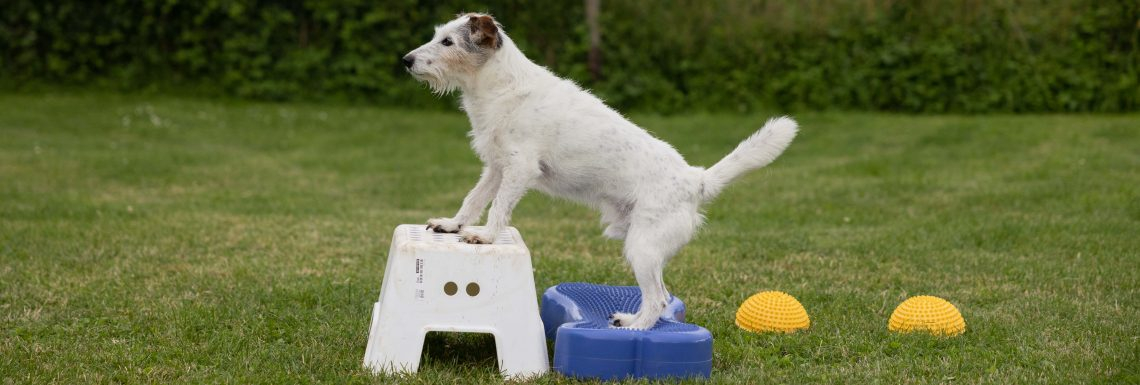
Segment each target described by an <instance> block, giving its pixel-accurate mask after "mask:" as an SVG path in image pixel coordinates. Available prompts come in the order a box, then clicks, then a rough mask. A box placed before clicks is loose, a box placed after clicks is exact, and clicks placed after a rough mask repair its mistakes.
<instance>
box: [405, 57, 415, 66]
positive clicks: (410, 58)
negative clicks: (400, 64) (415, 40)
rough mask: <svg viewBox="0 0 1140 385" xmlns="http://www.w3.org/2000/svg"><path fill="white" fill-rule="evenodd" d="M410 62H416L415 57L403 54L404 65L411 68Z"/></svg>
mask: <svg viewBox="0 0 1140 385" xmlns="http://www.w3.org/2000/svg"><path fill="white" fill-rule="evenodd" d="M412 64H416V57H415V56H414V55H408V56H404V67H408V68H412Z"/></svg>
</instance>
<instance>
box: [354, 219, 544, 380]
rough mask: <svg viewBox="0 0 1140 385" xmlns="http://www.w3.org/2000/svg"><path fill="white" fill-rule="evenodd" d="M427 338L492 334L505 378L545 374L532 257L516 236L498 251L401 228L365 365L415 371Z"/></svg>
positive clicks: (499, 239) (499, 240)
mask: <svg viewBox="0 0 1140 385" xmlns="http://www.w3.org/2000/svg"><path fill="white" fill-rule="evenodd" d="M476 228H477V227H476ZM429 331H443V332H474V333H491V334H493V335H494V336H495V348H496V350H497V354H498V361H499V371H500V372H502V373H503V375H505V376H507V377H510V378H521V377H531V376H538V375H542V374H545V373H546V372H547V370H548V369H549V366H550V365H549V361H548V358H547V355H546V336H545V334H544V332H543V328H542V319H541V318H540V317H539V315H538V296H537V294H536V292H535V289H534V272H533V269H532V268H531V262H530V251H529V250H527V247H526V244H524V243H523V240H522V236H520V235H519V232H518V230H516V229H515V228H514V227H508V228H507V229H506V230H504V231H503V232H502V233H499V234H497V236H496V238H495V243H494V244H490V245H472V244H467V243H463V242H461V241H460V240H459V236H458V235H456V234H441V233H435V232H432V231H431V230H426V229H425V226H424V225H400V226H398V227H396V233H395V235H393V236H392V248H391V250H390V251H389V252H388V263H387V265H386V266H385V268H384V282H383V284H382V286H381V287H380V302H377V303H376V305H374V306H373V308H372V327H371V332H370V335H369V337H368V348H367V349H366V350H365V352H364V366H365V367H366V368H370V369H372V370H374V371H378V372H415V371H416V370H417V369H418V368H419V365H420V352H421V351H422V350H423V344H424V336H425V335H426V334H427V332H429Z"/></svg>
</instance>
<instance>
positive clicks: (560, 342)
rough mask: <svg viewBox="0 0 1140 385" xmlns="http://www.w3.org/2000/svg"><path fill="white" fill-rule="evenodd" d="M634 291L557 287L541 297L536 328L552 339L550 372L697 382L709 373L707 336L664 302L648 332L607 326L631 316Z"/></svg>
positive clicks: (677, 303)
mask: <svg viewBox="0 0 1140 385" xmlns="http://www.w3.org/2000/svg"><path fill="white" fill-rule="evenodd" d="M640 305H641V290H639V289H638V288H637V287H636V286H605V285H593V284H588V283H563V284H560V285H557V286H554V287H551V288H549V289H546V293H544V294H543V295H542V323H543V326H544V327H545V328H546V337H547V338H554V370H556V371H558V372H559V373H562V374H563V375H566V376H570V377H579V378H600V379H605V380H617V379H623V378H627V377H632V378H648V379H657V378H666V377H682V378H684V377H698V378H708V376H709V374H710V372H711V371H712V341H713V340H712V334H711V333H709V331H708V330H706V329H705V328H702V327H700V326H697V325H693V324H687V323H684V322H683V321H684V320H685V304H684V303H683V302H681V299H679V298H677V297H671V298H670V299H669V305H668V306H666V308H665V314H664V315H663V316H662V317H661V319H660V320H658V321H657V325H654V326H653V328H652V329H649V330H629V329H620V328H615V327H612V326H610V320H609V318H610V316H611V315H613V313H614V312H619V311H620V312H626V313H635V312H637V308H638V307H639V306H640Z"/></svg>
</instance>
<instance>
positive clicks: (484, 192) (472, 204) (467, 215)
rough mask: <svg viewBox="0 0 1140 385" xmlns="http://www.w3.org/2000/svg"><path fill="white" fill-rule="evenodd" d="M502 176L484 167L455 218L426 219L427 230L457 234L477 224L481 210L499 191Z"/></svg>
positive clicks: (495, 170)
mask: <svg viewBox="0 0 1140 385" xmlns="http://www.w3.org/2000/svg"><path fill="white" fill-rule="evenodd" d="M502 175H503V174H502V173H501V172H499V170H497V169H495V168H494V167H491V166H484V167H483V174H482V175H480V176H479V182H476V183H475V188H473V189H471V191H470V192H468V193H467V197H466V198H463V205H462V206H459V212H457V213H455V217H454V218H432V219H428V222H427V227H428V229H431V230H435V232H437V233H457V232H459V229H460V228H462V227H463V226H466V225H469V224H472V223H475V222H478V221H479V217H481V216H483V209H484V208H486V207H487V204H488V203H491V198H493V197H494V196H495V193H497V192H498V191H499V184H500V182H501V180H502Z"/></svg>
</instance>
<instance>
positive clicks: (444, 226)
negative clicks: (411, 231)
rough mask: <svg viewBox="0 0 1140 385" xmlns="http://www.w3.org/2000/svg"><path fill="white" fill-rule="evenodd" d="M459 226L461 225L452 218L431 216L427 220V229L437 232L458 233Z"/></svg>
mask: <svg viewBox="0 0 1140 385" xmlns="http://www.w3.org/2000/svg"><path fill="white" fill-rule="evenodd" d="M460 227H463V225H462V224H460V223H459V221H456V220H455V219H452V218H432V219H428V221H427V229H428V230H431V231H435V232H437V233H458V232H459V228H460Z"/></svg>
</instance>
